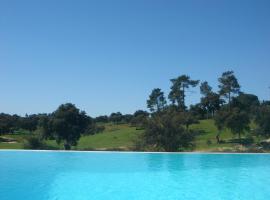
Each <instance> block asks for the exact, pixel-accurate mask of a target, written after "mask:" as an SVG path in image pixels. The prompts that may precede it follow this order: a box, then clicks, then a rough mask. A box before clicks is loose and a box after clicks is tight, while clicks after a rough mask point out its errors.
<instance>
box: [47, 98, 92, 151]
mask: <svg viewBox="0 0 270 200" xmlns="http://www.w3.org/2000/svg"><path fill="white" fill-rule="evenodd" d="M50 120H51V122H50V126H51V127H50V130H51V132H52V133H53V137H54V138H55V139H56V142H57V143H58V144H60V143H61V142H62V141H63V142H64V147H65V149H66V150H69V149H70V148H71V146H76V145H77V141H78V140H79V139H80V137H81V134H82V133H84V132H85V130H86V128H87V126H88V124H89V121H90V118H89V117H87V115H86V113H85V112H84V111H80V110H79V109H78V108H76V107H75V105H73V104H71V103H67V104H62V105H60V106H59V108H58V109H57V110H56V111H55V112H54V113H53V114H52V116H51V119H50Z"/></svg>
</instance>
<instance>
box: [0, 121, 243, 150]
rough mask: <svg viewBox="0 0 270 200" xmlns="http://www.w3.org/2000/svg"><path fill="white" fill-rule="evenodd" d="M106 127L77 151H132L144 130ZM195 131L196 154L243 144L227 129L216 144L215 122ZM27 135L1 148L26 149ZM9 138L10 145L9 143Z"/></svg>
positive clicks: (54, 145)
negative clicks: (197, 132)
mask: <svg viewBox="0 0 270 200" xmlns="http://www.w3.org/2000/svg"><path fill="white" fill-rule="evenodd" d="M105 127H106V128H105V131H104V132H103V133H100V134H96V135H89V136H83V137H81V139H80V141H79V143H78V145H77V147H75V148H74V150H131V149H133V147H134V141H135V140H136V139H137V137H138V136H139V135H140V134H141V133H142V131H143V130H136V128H134V127H130V126H129V125H128V124H120V125H115V124H106V125H105ZM191 128H192V129H194V130H199V131H200V132H201V133H200V134H199V135H198V136H196V139H195V141H194V144H195V149H194V151H233V150H235V149H237V148H239V145H238V144H237V143H234V142H233V139H234V138H235V137H234V136H233V135H232V133H231V132H230V131H229V130H225V131H223V132H222V134H221V139H222V140H223V141H224V143H223V144H217V143H216V133H217V129H216V127H215V125H214V122H213V120H202V121H200V123H199V124H195V125H193V126H192V127H191ZM26 136H27V134H26V133H17V134H15V135H3V136H1V138H2V142H0V149H22V148H23V142H24V138H25V137H26ZM3 139H4V140H3ZM6 139H8V141H9V142H8V141H5V140H6ZM46 144H47V145H48V146H49V148H50V149H63V147H62V145H57V143H56V142H55V141H53V140H51V141H46Z"/></svg>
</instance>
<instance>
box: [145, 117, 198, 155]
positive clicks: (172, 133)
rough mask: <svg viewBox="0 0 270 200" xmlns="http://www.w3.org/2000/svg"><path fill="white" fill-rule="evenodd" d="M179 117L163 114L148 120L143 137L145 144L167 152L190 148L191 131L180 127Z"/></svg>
mask: <svg viewBox="0 0 270 200" xmlns="http://www.w3.org/2000/svg"><path fill="white" fill-rule="evenodd" d="M179 119H180V118H179V115H177V114H175V113H173V112H164V113H161V114H157V115H154V116H153V117H152V118H151V119H149V121H148V123H147V126H146V131H145V133H144V135H143V140H144V142H145V144H147V145H150V146H154V147H157V148H158V149H164V150H165V151H168V152H174V151H179V150H182V149H186V148H189V147H191V146H192V140H193V139H194V137H193V134H192V133H191V131H188V130H186V129H184V128H183V126H181V121H180V120H179Z"/></svg>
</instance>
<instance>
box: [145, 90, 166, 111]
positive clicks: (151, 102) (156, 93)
mask: <svg viewBox="0 0 270 200" xmlns="http://www.w3.org/2000/svg"><path fill="white" fill-rule="evenodd" d="M166 103H167V102H166V99H165V97H164V93H163V92H162V91H161V89H159V88H155V89H153V91H152V92H151V94H150V96H149V99H148V100H147V107H148V108H149V109H150V111H151V112H159V111H161V110H162V109H164V107H165V105H166Z"/></svg>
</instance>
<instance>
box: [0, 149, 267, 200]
mask: <svg viewBox="0 0 270 200" xmlns="http://www.w3.org/2000/svg"><path fill="white" fill-rule="evenodd" d="M0 199H1V200H45V199H46V200H88V199H89V200H96V199H97V200H110V199H113V200H133V199H134V200H135V199H136V200H140V199H141V200H152V199H153V200H160V199H164V200H170V199H176V200H182V199H183V200H184V199H185V200H193V199H196V200H197V199H200V200H223V199H224V200H234V199H235V200H268V199H270V155H262V154H258V155H253V154H249V155H246V154H245V155H239V154H142V153H87V152H81V153H79V152H68V153H66V152H31V151H30V152H25V151H0Z"/></svg>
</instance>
